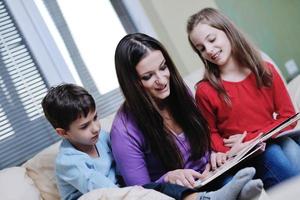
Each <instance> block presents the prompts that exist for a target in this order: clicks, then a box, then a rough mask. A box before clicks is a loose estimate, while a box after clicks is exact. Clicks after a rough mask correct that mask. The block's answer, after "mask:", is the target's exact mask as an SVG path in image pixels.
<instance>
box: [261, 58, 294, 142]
mask: <svg viewBox="0 0 300 200" xmlns="http://www.w3.org/2000/svg"><path fill="white" fill-rule="evenodd" d="M266 64H267V67H268V68H269V69H270V70H271V72H272V74H273V85H272V90H273V104H274V112H275V113H276V114H277V116H276V119H274V121H273V122H272V123H270V124H269V125H268V126H266V127H264V128H263V129H262V130H259V131H258V132H264V133H265V132H268V131H269V130H271V129H272V128H273V127H275V126H276V125H278V124H280V123H281V122H283V121H284V120H286V119H287V118H289V117H290V116H292V115H294V114H295V113H296V111H295V108H294V106H293V103H292V100H291V97H290V95H289V93H288V91H287V88H286V86H285V84H284V82H283V80H282V78H281V76H280V75H279V74H278V72H277V70H276V69H275V67H274V66H273V65H272V64H270V63H266ZM295 126H296V123H294V124H292V125H290V126H288V127H287V128H285V129H283V130H282V131H281V132H283V131H286V130H290V129H293V128H294V127H295ZM274 137H275V136H274Z"/></svg>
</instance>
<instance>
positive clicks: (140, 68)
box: [111, 33, 262, 200]
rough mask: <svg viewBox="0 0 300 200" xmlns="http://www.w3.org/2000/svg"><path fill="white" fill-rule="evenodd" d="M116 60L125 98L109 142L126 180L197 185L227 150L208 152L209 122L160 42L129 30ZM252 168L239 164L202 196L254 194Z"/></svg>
mask: <svg viewBox="0 0 300 200" xmlns="http://www.w3.org/2000/svg"><path fill="white" fill-rule="evenodd" d="M115 65H116V72H117V76H118V80H119V84H120V86H121V89H122V91H123V94H124V97H125V102H124V104H123V105H122V106H121V108H120V110H119V111H118V113H117V115H116V117H115V119H114V122H113V125H112V129H111V143H112V151H113V155H114V158H115V160H116V163H117V167H118V169H119V170H120V172H121V175H122V176H123V178H124V180H125V183H126V185H143V184H145V183H149V182H157V183H162V182H169V183H176V184H179V185H183V186H187V187H193V186H194V183H195V180H196V179H198V178H202V177H203V176H205V173H206V172H207V171H208V170H209V167H210V165H209V164H208V163H209V161H210V163H211V164H212V165H214V166H215V165H221V164H222V163H223V162H224V161H225V159H226V158H225V157H224V154H223V153H220V154H214V153H211V152H210V151H211V150H210V138H209V130H208V126H207V123H206V121H205V120H204V118H203V117H202V115H201V114H200V112H199V111H198V109H197V107H196V103H195V101H194V99H193V97H192V96H191V94H190V92H189V90H188V89H187V87H186V85H185V84H184V82H183V80H182V78H181V76H180V75H179V73H178V72H177V69H176V67H175V65H174V64H173V62H172V60H171V58H170V56H169V55H168V53H167V51H166V50H165V48H164V47H163V46H162V44H161V43H160V42H158V41H157V40H155V39H154V38H152V37H150V36H147V35H145V34H140V33H135V34H129V35H127V36H125V37H124V38H123V39H122V40H121V41H120V42H119V44H118V46H117V48H116V52H115ZM187 110H188V111H189V112H186V111H187ZM251 170H253V168H252V169H245V170H241V171H240V172H238V173H237V174H236V175H235V176H234V178H233V180H232V181H231V182H230V183H228V184H226V186H224V187H222V188H221V189H219V190H217V191H216V192H209V193H202V194H200V199H206V198H209V199H212V200H213V199H250V198H252V197H253V196H255V195H257V194H259V193H260V191H261V189H262V182H261V180H259V179H258V180H250V179H251V178H252V177H253V175H254V173H253V172H254V171H252V172H251ZM242 179H243V180H245V179H247V180H248V181H249V180H250V181H249V182H247V183H246V182H242V181H240V180H242Z"/></svg>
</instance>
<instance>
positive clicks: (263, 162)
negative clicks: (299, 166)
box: [212, 142, 299, 189]
mask: <svg viewBox="0 0 300 200" xmlns="http://www.w3.org/2000/svg"><path fill="white" fill-rule="evenodd" d="M291 165H292V163H291V161H290V160H289V158H288V157H287V156H286V154H285V153H284V152H283V150H282V148H281V146H280V145H279V144H277V143H275V142H269V143H268V144H267V146H266V149H265V151H264V152H262V153H261V154H259V155H257V156H255V157H253V158H250V159H249V160H247V161H245V162H244V163H241V164H240V165H238V166H237V167H238V170H239V169H241V168H244V167H254V168H255V169H256V174H255V177H254V178H259V179H261V180H262V181H263V183H264V188H265V189H268V188H270V187H272V186H275V185H276V184H278V183H280V182H282V181H285V180H287V179H289V178H291V177H294V176H296V175H298V174H299V171H297V170H296V169H295V168H293V167H291ZM236 172H237V168H234V169H233V170H230V171H229V173H226V174H224V175H222V176H221V177H220V178H219V179H218V180H216V182H214V184H213V185H212V188H213V189H217V188H220V187H222V186H224V185H225V184H227V183H228V182H229V181H230V180H231V179H232V177H233V174H235V173H236Z"/></svg>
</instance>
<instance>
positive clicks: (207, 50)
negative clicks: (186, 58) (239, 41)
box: [189, 23, 233, 67]
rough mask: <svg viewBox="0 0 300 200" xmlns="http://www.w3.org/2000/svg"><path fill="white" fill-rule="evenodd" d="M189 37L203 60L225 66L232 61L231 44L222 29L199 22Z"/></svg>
mask: <svg viewBox="0 0 300 200" xmlns="http://www.w3.org/2000/svg"><path fill="white" fill-rule="evenodd" d="M189 37H190V40H191V42H192V43H193V45H194V46H195V47H196V49H197V50H198V51H199V52H200V54H201V56H202V57H203V58H204V59H205V60H208V61H209V62H211V63H214V64H216V65H218V66H219V67H223V66H226V65H228V64H229V63H230V62H231V61H232V59H233V57H232V53H231V44H230V41H229V39H228V37H227V35H226V34H225V33H224V32H223V31H221V30H219V29H216V28H213V27H211V26H209V25H207V24H201V23H199V24H198V25H197V26H195V28H194V29H193V31H192V32H191V33H190V35H189Z"/></svg>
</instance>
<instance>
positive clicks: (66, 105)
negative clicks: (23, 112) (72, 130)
mask: <svg viewBox="0 0 300 200" xmlns="http://www.w3.org/2000/svg"><path fill="white" fill-rule="evenodd" d="M42 107H43V111H44V113H45V116H46V118H47V119H48V121H49V122H50V123H51V125H52V126H53V127H54V128H63V129H65V130H68V129H69V126H70V124H71V123H72V122H73V121H75V120H76V119H78V118H79V117H82V116H84V117H86V116H87V115H88V113H89V112H93V111H95V109H96V105H95V101H94V98H93V97H92V95H90V94H89V93H88V91H86V90H85V89H84V88H83V87H80V86H77V85H75V84H61V85H58V86H55V87H51V88H50V89H49V91H48V93H47V95H46V96H45V97H44V99H43V100H42Z"/></svg>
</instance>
